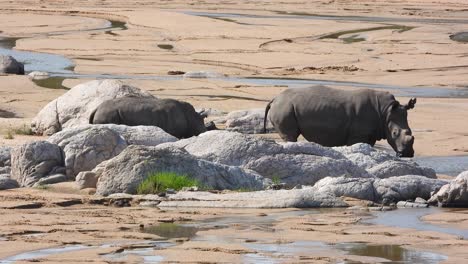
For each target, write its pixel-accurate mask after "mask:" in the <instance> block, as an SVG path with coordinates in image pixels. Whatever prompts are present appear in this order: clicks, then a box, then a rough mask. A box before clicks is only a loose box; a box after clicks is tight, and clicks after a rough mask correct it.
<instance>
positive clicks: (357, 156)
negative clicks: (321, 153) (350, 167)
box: [333, 143, 436, 179]
mask: <svg viewBox="0 0 468 264" xmlns="http://www.w3.org/2000/svg"><path fill="white" fill-rule="evenodd" d="M333 149H334V150H336V151H338V152H340V153H341V154H343V155H344V156H345V157H346V158H347V159H349V160H350V161H352V162H353V163H354V164H356V165H357V166H359V167H361V168H364V169H365V170H367V172H368V173H369V174H371V175H374V176H376V177H378V178H388V177H392V176H402V175H422V176H426V177H428V178H434V179H435V178H436V173H435V171H434V170H433V169H431V168H427V167H422V166H419V165H418V164H417V163H415V162H413V161H411V160H408V159H400V158H398V157H396V156H395V155H390V154H389V153H387V152H384V151H381V150H377V149H375V148H373V147H372V146H370V145H369V144H365V143H358V144H355V145H352V146H345V147H334V148H333Z"/></svg>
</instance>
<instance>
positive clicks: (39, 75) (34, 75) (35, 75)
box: [28, 71, 49, 80]
mask: <svg viewBox="0 0 468 264" xmlns="http://www.w3.org/2000/svg"><path fill="white" fill-rule="evenodd" d="M28 76H29V78H30V79H31V80H44V79H47V78H49V73H48V72H41V71H33V72H30V73H29V74H28Z"/></svg>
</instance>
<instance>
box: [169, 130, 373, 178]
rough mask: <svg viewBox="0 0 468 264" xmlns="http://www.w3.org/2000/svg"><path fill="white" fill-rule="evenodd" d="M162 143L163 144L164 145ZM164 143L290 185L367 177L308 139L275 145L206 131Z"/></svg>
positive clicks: (271, 142)
mask: <svg viewBox="0 0 468 264" xmlns="http://www.w3.org/2000/svg"><path fill="white" fill-rule="evenodd" d="M164 145H166V144H164ZM167 145H172V146H176V147H179V148H183V149H185V150H186V151H188V152H189V153H190V154H192V155H194V156H196V157H199V158H202V159H205V160H209V161H212V162H217V163H221V164H225V165H229V166H240V167H243V168H245V169H250V170H254V171H256V172H257V173H259V174H260V175H262V176H263V177H267V178H270V179H274V178H278V179H279V180H280V181H281V182H284V183H286V184H287V185H288V186H290V187H293V186H295V185H297V184H307V185H313V184H314V183H315V182H317V181H318V180H320V179H322V178H324V177H326V176H336V177H337V176H341V175H350V176H354V177H370V175H369V174H368V173H367V172H366V171H365V170H364V169H361V168H359V167H358V166H356V165H354V164H353V163H352V162H351V161H349V160H347V159H346V158H345V156H344V155H342V154H340V153H339V152H337V151H334V150H332V149H330V148H326V147H322V146H320V145H318V144H315V143H312V142H300V143H285V144H278V143H276V142H275V141H273V140H268V139H264V138H258V137H255V136H252V135H245V134H240V133H236V132H228V131H208V132H205V133H203V134H201V135H199V136H197V137H191V138H188V139H184V140H179V141H177V142H174V143H168V144H167Z"/></svg>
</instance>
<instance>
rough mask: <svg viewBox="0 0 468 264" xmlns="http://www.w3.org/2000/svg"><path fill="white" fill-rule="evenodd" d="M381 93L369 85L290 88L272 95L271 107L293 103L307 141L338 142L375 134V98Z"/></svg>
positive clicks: (378, 119) (377, 121)
mask: <svg viewBox="0 0 468 264" xmlns="http://www.w3.org/2000/svg"><path fill="white" fill-rule="evenodd" d="M382 95H383V94H382V93H381V92H376V91H373V90H368V89H365V90H356V91H344V90H337V89H332V88H328V87H325V86H317V87H313V88H292V89H288V90H286V91H284V92H283V93H282V94H280V95H279V96H278V97H277V98H275V100H274V105H273V106H272V110H273V112H277V111H283V110H284V108H288V107H289V108H291V107H292V108H293V109H294V110H293V111H294V118H295V119H296V122H297V124H298V127H299V130H300V132H301V134H302V135H303V136H304V137H305V138H306V139H307V140H308V141H313V142H316V143H319V144H321V145H324V146H341V145H347V144H348V143H349V142H350V140H352V139H353V138H360V139H363V138H367V137H370V138H372V137H375V138H378V136H377V135H376V134H378V133H379V131H378V130H379V129H381V116H380V114H379V112H378V108H379V105H378V103H377V100H378V99H377V98H378V97H380V96H382ZM361 142H362V140H361Z"/></svg>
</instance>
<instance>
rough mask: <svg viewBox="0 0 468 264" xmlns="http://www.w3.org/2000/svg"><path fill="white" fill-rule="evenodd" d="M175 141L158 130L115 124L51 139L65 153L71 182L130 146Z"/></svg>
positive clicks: (65, 132) (88, 127) (75, 130)
mask: <svg viewBox="0 0 468 264" xmlns="http://www.w3.org/2000/svg"><path fill="white" fill-rule="evenodd" d="M176 140H177V138H175V137H173V136H171V135H169V134H168V133H166V132H164V131H163V130H162V129H160V128H159V127H154V126H124V125H114V124H106V125H84V126H79V127H75V128H67V129H64V130H62V131H60V132H58V133H56V134H54V135H52V136H51V137H50V138H49V139H48V141H49V142H51V143H54V144H57V145H59V146H60V147H61V148H62V149H63V151H64V153H65V166H66V168H67V175H68V176H69V177H70V178H71V179H73V178H75V176H76V175H78V173H80V172H82V171H83V172H84V171H90V170H92V169H94V167H96V165H98V164H99V163H101V162H102V161H104V160H108V159H110V158H113V157H115V156H117V155H118V154H119V153H120V152H122V150H124V149H125V148H126V147H127V145H146V146H156V145H159V144H161V143H165V142H174V141H176Z"/></svg>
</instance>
